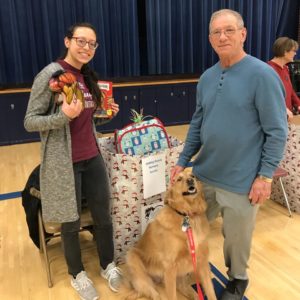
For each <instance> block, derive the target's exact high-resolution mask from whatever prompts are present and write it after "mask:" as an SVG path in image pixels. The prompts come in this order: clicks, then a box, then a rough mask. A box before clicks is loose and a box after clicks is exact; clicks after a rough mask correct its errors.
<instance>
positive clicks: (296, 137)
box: [271, 124, 300, 213]
mask: <svg viewBox="0 0 300 300" xmlns="http://www.w3.org/2000/svg"><path fill="white" fill-rule="evenodd" d="M280 167H282V168H283V169H285V170H286V171H287V172H288V173H289V175H288V176H286V177H283V178H282V182H283V185H284V188H285V191H286V194H287V197H288V200H289V204H290V207H291V210H292V211H294V212H298V213H300V126H299V125H295V124H289V135H288V139H287V144H286V148H285V154H284V158H283V160H282V161H281V163H280ZM271 199H272V200H274V201H276V202H279V203H281V204H282V205H284V206H286V204H285V201H284V197H283V193H282V190H281V187H280V183H279V180H278V179H275V180H274V182H273V187H272V195H271Z"/></svg>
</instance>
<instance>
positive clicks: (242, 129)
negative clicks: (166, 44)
mask: <svg viewBox="0 0 300 300" xmlns="http://www.w3.org/2000/svg"><path fill="white" fill-rule="evenodd" d="M284 98H285V92H284V87H283V85H282V83H281V80H280V78H279V77H278V75H277V74H276V72H275V71H274V70H273V69H272V68H271V67H270V66H268V65H267V64H266V63H264V62H262V61H260V60H258V59H257V58H255V57H252V56H250V55H247V56H245V57H244V58H243V59H242V60H241V61H240V62H238V63H236V64H234V65H233V66H231V67H230V68H227V69H222V67H221V65H220V63H219V62H218V63H217V64H215V65H214V66H213V67H211V68H209V69H208V70H207V71H205V72H204V73H203V75H202V76H201V78H200V80H199V83H198V86H197V105H196V111H195V113H194V115H193V118H192V121H191V123H190V128H189V131H188V134H187V138H186V141H185V147H184V149H183V151H182V153H181V154H180V157H179V160H178V165H180V166H183V167H185V166H186V165H187V164H188V162H189V161H190V159H191V158H192V156H193V155H195V154H196V153H197V152H198V151H199V149H200V148H201V149H200V152H199V154H198V156H197V157H196V159H195V161H194V165H193V172H194V174H195V175H196V176H197V177H198V178H199V179H200V180H202V181H203V182H206V183H209V184H212V185H214V186H217V187H220V188H223V189H225V190H228V191H232V192H236V193H241V194H247V193H249V191H250V188H251V185H252V183H253V180H254V179H255V177H256V176H257V175H258V174H261V175H264V176H267V177H270V178H272V174H273V172H274V170H275V169H276V167H277V165H278V164H279V162H280V160H281V159H282V156H283V152H284V147H285V143H286V138H287V117H286V107H285V100H284Z"/></svg>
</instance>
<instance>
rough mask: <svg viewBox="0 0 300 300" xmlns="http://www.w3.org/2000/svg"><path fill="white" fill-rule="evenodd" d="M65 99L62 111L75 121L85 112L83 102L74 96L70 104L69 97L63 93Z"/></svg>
mask: <svg viewBox="0 0 300 300" xmlns="http://www.w3.org/2000/svg"><path fill="white" fill-rule="evenodd" d="M61 96H62V97H63V104H62V108H61V110H62V111H63V113H64V114H65V115H66V116H67V117H68V118H69V119H70V120H73V119H74V118H76V117H78V116H79V115H80V113H81V111H82V110H83V107H82V102H81V101H80V100H78V99H77V98H76V96H75V95H74V96H73V99H72V101H71V103H70V104H68V103H67V97H66V95H65V94H64V93H61Z"/></svg>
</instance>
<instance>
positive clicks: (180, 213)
mask: <svg viewBox="0 0 300 300" xmlns="http://www.w3.org/2000/svg"><path fill="white" fill-rule="evenodd" d="M173 209H174V210H175V211H176V212H177V213H178V214H179V215H181V216H183V217H188V214H185V213H182V212H181V211H179V210H177V209H175V208H173Z"/></svg>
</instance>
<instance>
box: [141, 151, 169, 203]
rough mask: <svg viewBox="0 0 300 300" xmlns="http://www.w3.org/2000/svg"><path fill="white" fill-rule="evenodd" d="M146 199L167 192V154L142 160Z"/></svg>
mask: <svg viewBox="0 0 300 300" xmlns="http://www.w3.org/2000/svg"><path fill="white" fill-rule="evenodd" d="M142 170H143V184H144V199H147V198H149V197H152V196H154V195H157V194H160V193H163V192H165V191H166V155H165V153H161V154H156V155H151V156H147V157H144V158H142Z"/></svg>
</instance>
